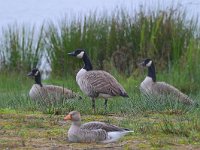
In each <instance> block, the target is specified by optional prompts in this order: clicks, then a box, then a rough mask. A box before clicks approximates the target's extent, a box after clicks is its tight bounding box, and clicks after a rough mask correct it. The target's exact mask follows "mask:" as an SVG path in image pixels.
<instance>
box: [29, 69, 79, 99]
mask: <svg viewBox="0 0 200 150" xmlns="http://www.w3.org/2000/svg"><path fill="white" fill-rule="evenodd" d="M27 75H28V76H30V77H33V78H34V79H35V84H33V86H32V88H31V89H30V91H29V96H30V98H31V99H32V100H43V101H46V102H55V101H58V100H60V99H61V98H63V99H70V98H75V97H78V98H81V97H80V96H78V94H76V93H74V92H73V91H71V90H69V89H67V88H64V87H61V86H56V85H46V84H42V83H41V74H40V71H39V70H38V69H37V68H34V69H32V71H31V72H29V73H28V74H27Z"/></svg>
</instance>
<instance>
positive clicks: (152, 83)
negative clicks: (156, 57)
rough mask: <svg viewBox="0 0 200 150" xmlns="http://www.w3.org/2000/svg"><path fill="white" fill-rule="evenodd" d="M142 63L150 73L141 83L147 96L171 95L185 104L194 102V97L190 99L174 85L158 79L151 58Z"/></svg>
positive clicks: (142, 90)
mask: <svg viewBox="0 0 200 150" xmlns="http://www.w3.org/2000/svg"><path fill="white" fill-rule="evenodd" d="M141 65H142V66H144V67H147V68H148V75H147V77H146V78H145V79H144V81H143V82H142V83H141V85H140V90H141V92H142V93H144V94H145V95H147V96H156V97H160V96H165V97H167V96H171V98H174V99H176V100H178V101H179V102H182V103H184V104H187V105H192V104H194V101H193V100H192V99H190V98H189V97H188V96H187V95H185V94H184V93H182V92H181V91H179V90H178V89H177V88H175V87H174V86H172V85H170V84H167V83H165V82H157V81H156V73H155V66H154V63H153V61H152V60H151V59H146V60H145V61H144V62H142V63H141Z"/></svg>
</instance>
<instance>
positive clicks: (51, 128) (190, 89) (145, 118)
mask: <svg viewBox="0 0 200 150" xmlns="http://www.w3.org/2000/svg"><path fill="white" fill-rule="evenodd" d="M39 31H40V32H39V33H38V34H36V31H35V28H34V27H33V28H26V27H25V26H23V27H19V26H15V27H14V26H9V27H8V28H5V29H4V30H3V34H2V37H1V39H2V40H1V43H0V44H1V47H0V50H1V51H0V58H1V60H0V61H1V63H2V64H3V68H2V70H1V73H0V79H1V81H3V82H0V134H1V137H0V148H3V149H6V148H10V149H12V148H16V149H34V148H38V149H52V148H63V149H72V148H75V149H82V148H84V149H98V148H99V149H102V148H104V149H111V148H112V149H113V147H115V149H192V148H194V149H195V148H199V147H200V142H199V141H200V136H199V135H200V126H199V124H200V119H199V115H200V109H199V107H196V106H185V105H183V104H181V103H178V102H176V101H175V100H174V98H173V97H170V96H169V97H164V98H163V97H162V98H158V97H155V98H150V97H144V96H141V94H140V92H139V84H140V82H141V81H142V80H143V78H144V76H145V75H146V73H145V72H144V71H141V70H139V69H138V68H136V62H137V60H139V59H141V58H144V57H151V58H153V59H154V60H155V64H156V69H157V70H158V71H157V72H158V75H157V78H158V80H161V81H162V80H163V81H166V82H168V83H171V84H172V85H174V86H175V87H177V88H178V89H180V90H181V91H183V92H184V93H187V94H188V95H190V96H191V97H192V98H193V99H194V100H195V102H197V103H200V100H199V99H200V95H199V93H198V91H199V89H200V87H199V85H200V79H199V73H200V72H199V69H198V68H199V63H200V62H199V54H200V53H199V50H200V49H199V30H198V26H197V23H196V20H186V14H185V12H184V11H182V10H180V9H178V8H173V7H172V8H170V9H167V10H164V11H158V10H156V11H149V12H145V10H144V9H142V8H141V10H139V12H134V13H133V14H129V13H128V12H126V10H122V9H118V10H117V11H115V12H113V14H112V15H111V16H108V15H107V14H103V15H100V16H98V17H97V16H96V14H95V13H94V14H93V13H91V15H90V16H88V17H85V18H84V19H81V18H78V17H75V18H74V20H72V21H71V22H69V21H68V20H66V19H63V20H62V21H61V22H59V24H58V26H57V25H55V24H53V23H50V24H48V25H44V26H42V27H41V28H40V30H39ZM75 48H85V49H87V52H88V54H89V56H90V57H91V61H92V63H93V64H94V68H97V69H104V70H108V72H110V73H111V74H112V75H113V76H114V77H116V78H117V80H118V81H119V82H120V83H121V84H122V85H123V86H124V88H125V89H126V91H127V93H128V94H129V97H130V98H127V99H123V98H121V97H116V98H113V99H112V100H109V102H108V112H107V115H105V112H104V107H103V101H102V100H97V101H96V108H97V113H96V114H94V113H93V111H92V107H91V100H90V99H89V98H88V97H86V96H85V95H84V94H83V93H82V92H81V91H80V89H79V88H78V86H77V84H76V81H75V77H74V76H75V73H76V72H77V71H78V69H79V68H80V67H81V66H82V62H81V61H77V60H75V59H72V58H69V57H68V56H67V53H68V52H70V51H71V50H73V49H75ZM43 52H47V53H48V54H49V56H50V58H51V61H52V68H53V73H52V75H51V78H50V79H48V80H45V81H44V83H46V84H55V85H60V86H63V85H64V87H68V88H70V89H72V90H73V91H75V92H78V93H79V94H80V95H81V96H82V97H83V99H82V100H77V99H71V100H68V101H64V102H63V101H62V100H61V101H58V102H56V103H54V104H52V105H46V104H45V103H43V102H35V101H32V100H30V98H29V96H28V92H29V89H30V88H31V86H32V84H33V82H34V81H32V80H31V79H29V78H28V77H27V76H26V74H27V72H29V71H30V69H31V68H33V67H35V66H36V64H37V61H38V59H39V58H40V56H41V54H42V53H43ZM2 60H3V61H2ZM72 110H78V111H80V112H81V114H82V115H83V122H88V121H94V120H96V121H104V122H108V123H113V124H116V125H119V126H122V127H125V128H130V129H132V130H134V131H135V132H134V133H132V134H130V135H128V136H126V137H124V138H123V139H121V140H120V141H119V142H117V143H114V144H106V145H101V144H94V143H93V144H75V143H68V142H67V141H66V137H67V134H66V130H67V129H68V128H69V126H70V123H69V122H67V123H63V115H64V114H67V113H68V112H70V111H72Z"/></svg>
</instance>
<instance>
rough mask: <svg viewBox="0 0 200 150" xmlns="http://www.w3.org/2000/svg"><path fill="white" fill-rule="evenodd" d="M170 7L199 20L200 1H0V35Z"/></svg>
mask: <svg viewBox="0 0 200 150" xmlns="http://www.w3.org/2000/svg"><path fill="white" fill-rule="evenodd" d="M172 5H173V6H179V7H180V8H182V9H185V10H186V13H187V17H188V19H190V18H191V17H193V16H194V17H198V16H200V9H199V8H200V0H98V1H95V0H0V34H1V32H2V28H5V27H6V26H8V25H13V24H18V25H21V24H23V25H27V26H33V25H34V26H35V27H36V28H37V27H39V26H40V25H42V24H43V23H46V22H49V21H53V22H54V23H56V22H58V21H59V20H60V19H61V18H62V17H64V16H67V17H68V18H67V19H69V20H70V19H73V18H72V16H74V15H78V16H79V17H80V16H84V15H88V14H89V13H90V12H94V11H96V12H97V13H102V12H104V11H106V12H107V13H108V14H109V13H111V12H112V11H114V10H115V9H116V8H117V7H119V8H121V7H123V8H126V9H127V10H128V11H130V13H131V12H134V10H137V9H139V8H140V6H143V7H144V8H146V9H161V10H164V9H166V8H170V7H171V6H172ZM0 53H1V52H0ZM0 56H1V55H0ZM45 56H46V55H44V56H42V57H41V59H40V61H39V62H38V65H37V67H38V68H39V69H40V70H41V71H42V72H44V73H46V74H44V75H43V77H44V78H46V77H48V75H49V72H51V67H50V61H49V60H48V56H46V57H45ZM0 64H1V58H0ZM0 68H1V66H0Z"/></svg>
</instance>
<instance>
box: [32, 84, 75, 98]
mask: <svg viewBox="0 0 200 150" xmlns="http://www.w3.org/2000/svg"><path fill="white" fill-rule="evenodd" d="M29 96H30V97H31V99H33V100H41V99H42V100H48V99H49V100H51V101H57V100H60V99H61V98H64V99H69V98H75V97H77V96H78V95H77V94H76V93H74V92H72V91H71V90H69V89H67V88H63V87H60V86H55V85H43V86H42V87H41V86H40V85H38V84H34V85H33V86H32V88H31V90H30V92H29Z"/></svg>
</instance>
